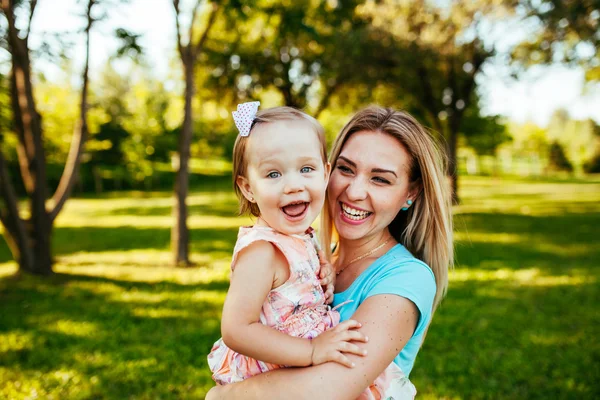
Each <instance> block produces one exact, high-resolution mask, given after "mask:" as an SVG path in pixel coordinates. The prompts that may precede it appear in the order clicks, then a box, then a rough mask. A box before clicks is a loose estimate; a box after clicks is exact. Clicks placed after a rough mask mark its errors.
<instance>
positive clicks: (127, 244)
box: [0, 226, 238, 263]
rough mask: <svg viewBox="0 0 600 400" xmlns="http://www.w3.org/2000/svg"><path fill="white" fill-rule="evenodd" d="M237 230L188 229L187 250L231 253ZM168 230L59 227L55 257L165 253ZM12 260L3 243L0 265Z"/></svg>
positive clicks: (152, 228) (0, 249)
mask: <svg viewBox="0 0 600 400" xmlns="http://www.w3.org/2000/svg"><path fill="white" fill-rule="evenodd" d="M237 233H238V229H237V228H196V229H190V250H191V251H192V252H196V253H213V252H227V253H229V254H230V253H231V252H232V251H233V246H234V245H235V240H236V239H237ZM170 240H171V230H170V229H168V228H156V227H151V228H143V227H134V226H120V227H117V228H115V227H106V228H104V227H76V228H74V227H59V228H55V229H54V231H53V237H52V241H53V250H54V255H55V256H62V255H68V254H73V253H78V252H90V253H99V252H104V251H127V250H140V249H158V250H161V249H164V250H167V249H169V246H170ZM10 260H12V255H11V254H10V251H9V249H8V247H7V246H6V242H4V241H2V242H1V243H0V263H2V262H7V261H10Z"/></svg>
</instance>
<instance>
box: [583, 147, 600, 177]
mask: <svg viewBox="0 0 600 400" xmlns="http://www.w3.org/2000/svg"><path fill="white" fill-rule="evenodd" d="M583 170H584V171H585V173H586V174H597V173H600V149H598V151H596V154H595V155H594V157H592V159H591V160H589V161H587V162H586V163H585V164H583Z"/></svg>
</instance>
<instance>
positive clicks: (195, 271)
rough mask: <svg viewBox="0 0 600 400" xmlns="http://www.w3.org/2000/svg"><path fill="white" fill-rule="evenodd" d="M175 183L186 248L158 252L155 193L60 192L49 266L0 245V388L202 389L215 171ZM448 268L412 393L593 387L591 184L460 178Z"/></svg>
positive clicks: (466, 394) (514, 394)
mask: <svg viewBox="0 0 600 400" xmlns="http://www.w3.org/2000/svg"><path fill="white" fill-rule="evenodd" d="M203 179H204V181H203V184H202V185H201V186H200V187H201V188H202V190H201V191H197V192H193V193H191V195H190V197H189V199H188V204H189V205H190V215H191V216H192V217H191V218H190V228H191V236H192V237H191V248H192V260H193V261H195V262H196V263H197V264H198V266H197V267H195V268H188V269H173V268H169V267H167V266H166V265H168V264H169V262H170V258H171V254H170V251H169V231H170V225H171V223H172V219H171V216H170V213H171V194H170V192H158V193H153V194H149V193H140V192H126V193H111V194H106V195H103V196H94V197H90V198H83V199H72V200H71V201H70V202H69V207H68V208H67V209H65V214H64V218H62V217H61V218H60V219H59V220H58V221H57V226H56V229H55V231H54V235H53V246H54V249H55V254H56V257H57V266H56V271H57V274H56V276H55V277H54V278H52V279H41V278H36V277H29V276H23V277H11V276H10V275H11V274H12V272H13V271H15V266H14V263H12V262H11V261H10V253H9V252H8V249H7V248H6V246H5V244H4V243H3V242H0V303H1V304H2V313H0V397H2V398H10V399H15V400H18V399H25V398H31V397H32V393H35V394H36V396H37V397H39V398H52V397H53V398H60V399H65V400H66V399H91V398H93V399H124V398H136V399H156V398H161V399H192V398H194V399H196V398H202V397H203V396H204V394H205V393H206V391H207V390H208V389H209V388H210V387H211V386H212V384H213V383H212V380H211V379H210V373H209V370H208V367H207V365H206V355H207V354H208V352H209V351H210V347H211V345H212V343H213V342H214V340H216V339H217V338H218V337H219V336H220V330H219V320H220V314H221V309H222V303H223V301H224V296H225V292H226V290H227V286H228V278H227V276H228V273H229V262H230V256H231V250H232V247H233V244H234V243H235V239H236V234H237V227H238V226H239V225H241V224H248V222H249V221H248V220H247V219H245V218H237V217H234V215H235V212H236V208H237V207H236V204H237V203H236V200H235V196H234V195H233V193H232V191H231V188H230V187H231V182H230V179H229V178H225V177H217V178H214V179H213V178H207V177H204V178H203ZM461 198H462V203H461V205H460V206H458V207H457V208H456V209H455V232H456V240H457V266H456V268H455V270H454V271H452V272H451V273H450V289H449V292H448V296H447V298H446V299H445V300H444V302H443V303H442V305H441V307H440V308H439V309H438V311H437V312H436V315H435V316H434V319H433V323H432V325H431V328H430V329H429V332H428V335H427V338H426V340H425V343H424V345H423V348H422V349H421V351H420V353H419V355H418V357H417V361H416V364H415V368H414V370H413V372H412V374H411V379H412V380H413V382H414V383H415V385H416V386H417V389H418V391H419V397H420V398H423V399H439V398H447V399H462V398H464V399H466V398H469V399H488V398H497V399H510V398H523V399H558V398H577V399H593V398H596V397H597V394H598V391H599V386H598V380H597V377H598V374H597V371H598V369H597V360H598V358H599V357H600V346H599V344H598V341H595V340H591V339H590V338H595V337H598V336H599V335H600V331H599V327H600V315H599V314H598V312H597V304H596V303H597V298H598V296H599V295H600V281H599V279H600V271H599V270H598V268H597V267H598V265H597V264H598V263H597V260H598V259H600V248H599V247H598V246H597V237H598V236H599V235H600V232H599V227H600V181H598V179H597V178H593V179H586V180H580V181H575V180H566V181H565V180H556V181H548V180H537V181H536V180H508V179H481V178H479V179H474V178H468V177H466V178H464V180H463V185H462V191H461Z"/></svg>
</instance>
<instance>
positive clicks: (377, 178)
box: [373, 176, 390, 184]
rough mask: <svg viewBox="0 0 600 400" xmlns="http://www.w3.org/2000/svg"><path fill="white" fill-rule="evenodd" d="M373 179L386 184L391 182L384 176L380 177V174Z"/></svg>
mask: <svg viewBox="0 0 600 400" xmlns="http://www.w3.org/2000/svg"><path fill="white" fill-rule="evenodd" d="M373 180H374V181H376V182H379V183H385V184H389V183H390V181H388V180H387V179H383V178H380V177H378V176H376V177H375V178H373Z"/></svg>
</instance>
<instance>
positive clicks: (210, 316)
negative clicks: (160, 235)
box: [0, 274, 227, 399]
mask: <svg viewBox="0 0 600 400" xmlns="http://www.w3.org/2000/svg"><path fill="white" fill-rule="evenodd" d="M3 281H4V282H1V281H0V283H2V285H0V302H1V303H2V304H3V312H2V317H1V319H0V321H1V323H0V335H3V336H4V338H5V339H7V338H9V337H10V336H9V335H11V334H12V335H17V336H20V337H21V342H22V343H20V344H19V345H18V346H13V347H14V348H12V349H11V348H10V347H11V346H10V344H9V345H8V349H6V348H5V350H4V351H2V352H0V369H2V367H5V368H9V369H10V371H12V372H13V373H14V374H17V375H19V376H20V379H21V380H26V379H27V378H29V379H37V378H36V377H39V376H40V375H39V374H40V373H41V374H48V375H44V376H45V378H44V379H45V381H44V382H45V384H46V385H47V386H48V388H47V389H48V390H58V392H51V393H53V394H54V395H55V397H56V398H68V393H66V392H64V391H65V390H67V386H68V385H64V382H62V385H61V386H64V387H63V388H62V389H61V388H60V386H59V388H56V384H59V383H60V382H54V383H53V382H52V379H53V378H52V376H53V375H52V372H53V371H57V370H67V371H76V373H77V374H78V375H79V379H80V380H81V381H82V383H85V384H84V385H83V386H82V387H86V386H89V391H90V392H89V393H88V395H89V396H92V397H94V396H95V397H94V398H102V399H104V398H107V399H108V398H110V399H121V398H130V397H131V396H134V397H135V396H146V397H148V396H149V397H151V398H156V397H161V398H165V397H166V398H181V396H182V397H183V398H187V397H188V396H189V397H190V398H193V397H195V398H202V396H203V395H204V393H205V392H206V390H208V388H210V387H211V386H212V383H211V382H212V381H211V380H210V372H209V370H208V366H207V363H206V355H207V354H208V352H209V351H210V348H211V346H212V344H213V343H214V341H215V340H216V339H217V338H218V337H219V336H220V328H219V322H220V313H221V307H222V302H223V297H224V292H225V289H226V287H227V282H225V281H213V282H209V283H202V284H193V285H182V284H177V283H173V282H160V283H158V284H148V283H145V282H131V281H121V280H114V279H108V278H103V277H102V278H96V277H90V276H82V275H69V274H56V276H53V277H52V278H50V279H40V278H36V277H29V276H22V277H14V278H7V279H4V280H3ZM157 299H159V300H157ZM8 343H10V341H8ZM57 379H58V378H57ZM94 382H95V383H94ZM1 390H2V388H0V392H1ZM61 390H62V391H61ZM80 394H81V393H80ZM42 397H43V395H42ZM84 397H86V396H84Z"/></svg>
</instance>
